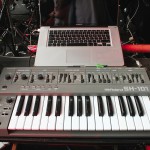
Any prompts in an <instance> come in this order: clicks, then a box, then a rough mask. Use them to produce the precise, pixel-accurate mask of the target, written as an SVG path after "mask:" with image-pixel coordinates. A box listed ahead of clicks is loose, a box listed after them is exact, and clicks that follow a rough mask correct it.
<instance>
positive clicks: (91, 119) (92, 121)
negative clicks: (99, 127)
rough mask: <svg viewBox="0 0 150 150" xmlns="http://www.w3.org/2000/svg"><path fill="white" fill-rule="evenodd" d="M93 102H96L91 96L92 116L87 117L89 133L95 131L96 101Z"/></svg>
mask: <svg viewBox="0 0 150 150" xmlns="http://www.w3.org/2000/svg"><path fill="white" fill-rule="evenodd" d="M93 100H94V98H93V96H90V104H91V115H90V116H87V121H88V130H89V131H95V115H94V101H93Z"/></svg>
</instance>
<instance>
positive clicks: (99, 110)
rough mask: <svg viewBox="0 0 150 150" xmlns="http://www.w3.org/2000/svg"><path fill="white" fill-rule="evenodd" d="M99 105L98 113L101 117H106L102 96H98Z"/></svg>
mask: <svg viewBox="0 0 150 150" xmlns="http://www.w3.org/2000/svg"><path fill="white" fill-rule="evenodd" d="M97 104H98V112H99V116H103V115H104V106H103V100H102V97H101V96H97Z"/></svg>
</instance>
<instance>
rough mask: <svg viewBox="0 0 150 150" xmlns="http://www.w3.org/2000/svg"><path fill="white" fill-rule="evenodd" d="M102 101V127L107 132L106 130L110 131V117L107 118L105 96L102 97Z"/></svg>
mask: <svg viewBox="0 0 150 150" xmlns="http://www.w3.org/2000/svg"><path fill="white" fill-rule="evenodd" d="M102 99H103V104H104V116H103V125H104V130H106V131H107V130H111V122H110V117H109V116H108V110H107V102H106V96H102Z"/></svg>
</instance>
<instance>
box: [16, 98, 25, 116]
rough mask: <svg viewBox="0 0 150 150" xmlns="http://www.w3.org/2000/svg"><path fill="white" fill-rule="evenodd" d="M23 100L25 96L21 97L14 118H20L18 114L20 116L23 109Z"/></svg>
mask: <svg viewBox="0 0 150 150" xmlns="http://www.w3.org/2000/svg"><path fill="white" fill-rule="evenodd" d="M24 99H25V96H21V98H20V101H19V104H18V108H17V111H16V116H20V114H21V111H22V107H23V104H24Z"/></svg>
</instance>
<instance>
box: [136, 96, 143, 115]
mask: <svg viewBox="0 0 150 150" xmlns="http://www.w3.org/2000/svg"><path fill="white" fill-rule="evenodd" d="M134 99H135V103H136V107H137V110H138V114H139V116H144V110H143V107H142V104H141V102H140V99H139V97H138V96H134Z"/></svg>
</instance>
